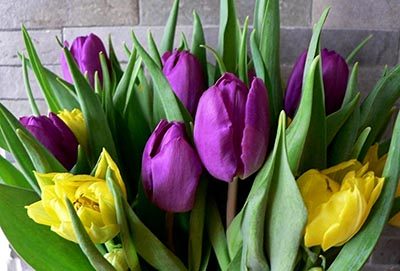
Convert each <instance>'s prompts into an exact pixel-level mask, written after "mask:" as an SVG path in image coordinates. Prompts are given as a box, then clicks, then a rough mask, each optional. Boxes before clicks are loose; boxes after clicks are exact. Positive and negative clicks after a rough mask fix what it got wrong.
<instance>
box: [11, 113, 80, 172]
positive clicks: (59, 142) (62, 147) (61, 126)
mask: <svg viewBox="0 0 400 271" xmlns="http://www.w3.org/2000/svg"><path fill="white" fill-rule="evenodd" d="M19 120H20V122H21V124H22V125H23V126H24V127H25V128H26V129H27V130H28V131H29V132H30V133H31V134H32V135H33V136H34V137H35V138H36V139H37V140H38V141H39V142H40V143H42V145H43V146H45V147H46V148H47V149H48V150H49V151H50V152H51V153H52V154H53V155H54V157H55V158H56V159H57V160H58V161H60V163H61V164H62V165H63V166H64V167H65V168H66V169H68V170H70V169H71V168H72V167H73V166H74V165H75V163H76V160H77V156H78V141H77V139H76V137H75V136H74V134H73V133H72V131H71V130H70V129H69V128H68V126H67V125H66V124H65V123H64V122H63V121H62V120H61V119H60V118H59V117H57V115H56V114H54V113H50V114H49V116H48V117H46V116H39V117H35V116H30V117H21V118H20V119H19Z"/></svg>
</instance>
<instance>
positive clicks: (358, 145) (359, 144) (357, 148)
mask: <svg viewBox="0 0 400 271" xmlns="http://www.w3.org/2000/svg"><path fill="white" fill-rule="evenodd" d="M370 132H371V127H367V128H365V129H364V130H363V131H362V132H361V133H360V135H359V136H358V138H357V140H356V142H355V143H354V146H353V149H352V151H351V153H350V157H349V158H350V159H358V156H359V155H360V153H361V150H362V148H363V147H364V144H365V141H366V140H367V138H368V135H369V133H370Z"/></svg>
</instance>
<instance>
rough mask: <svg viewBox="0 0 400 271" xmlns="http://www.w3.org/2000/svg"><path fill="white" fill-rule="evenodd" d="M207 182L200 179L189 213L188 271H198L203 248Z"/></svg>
mask: <svg viewBox="0 0 400 271" xmlns="http://www.w3.org/2000/svg"><path fill="white" fill-rule="evenodd" d="M206 193H207V180H206V179H205V178H202V179H200V185H199V188H198V190H197V195H196V202H195V204H194V207H193V209H192V211H191V213H190V227H189V249H188V250H189V270H192V271H197V270H200V265H201V259H202V252H203V251H202V248H203V238H204V237H203V229H204V220H205V211H206V209H205V208H206Z"/></svg>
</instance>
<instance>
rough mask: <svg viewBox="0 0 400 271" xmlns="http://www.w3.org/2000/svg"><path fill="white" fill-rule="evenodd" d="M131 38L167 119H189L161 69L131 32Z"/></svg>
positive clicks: (187, 113)
mask: <svg viewBox="0 0 400 271" xmlns="http://www.w3.org/2000/svg"><path fill="white" fill-rule="evenodd" d="M177 2H178V0H176V2H175V3H177ZM132 38H133V43H134V45H135V48H136V50H137V51H138V54H139V55H140V57H141V58H142V59H143V63H144V64H145V65H146V67H147V69H148V70H149V72H150V74H151V76H152V78H153V81H154V84H155V90H156V93H157V95H158V96H159V98H160V100H161V103H162V105H163V108H164V111H165V115H166V117H167V120H168V121H174V120H175V121H185V120H191V117H190V114H189V112H187V110H183V108H182V107H181V106H179V100H178V99H177V98H176V96H175V94H174V92H173V91H172V88H171V86H170V85H169V83H168V80H167V79H166V78H165V76H164V75H163V73H162V71H161V70H160V68H159V67H158V66H157V64H156V63H155V62H154V60H153V59H152V58H151V57H150V56H149V54H148V53H147V52H146V51H145V50H144V48H143V47H142V45H140V43H139V42H138V40H137V39H136V36H135V34H134V33H132Z"/></svg>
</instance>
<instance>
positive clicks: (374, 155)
mask: <svg viewBox="0 0 400 271" xmlns="http://www.w3.org/2000/svg"><path fill="white" fill-rule="evenodd" d="M378 150H379V145H378V144H374V145H372V146H371V147H370V148H369V149H368V152H367V154H366V155H365V157H364V161H363V164H366V163H368V164H369V170H371V171H373V172H374V173H375V175H376V176H382V172H383V168H384V167H385V163H386V159H387V154H385V155H383V156H382V157H379V156H378Z"/></svg>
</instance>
